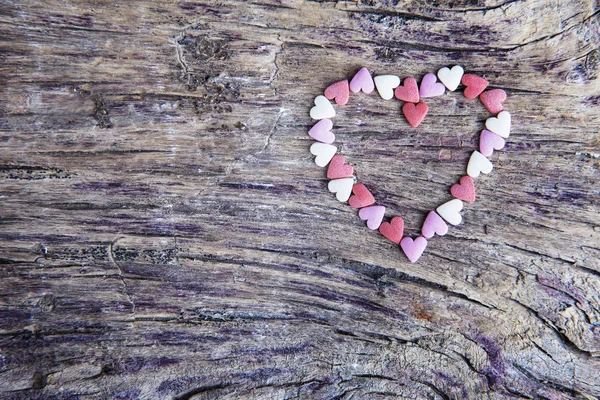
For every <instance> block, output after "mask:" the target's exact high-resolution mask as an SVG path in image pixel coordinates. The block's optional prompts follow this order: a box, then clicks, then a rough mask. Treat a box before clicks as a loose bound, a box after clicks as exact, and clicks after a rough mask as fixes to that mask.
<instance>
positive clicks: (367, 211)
mask: <svg viewBox="0 0 600 400" xmlns="http://www.w3.org/2000/svg"><path fill="white" fill-rule="evenodd" d="M384 215H385V207H384V206H369V207H364V208H361V209H360V211H359V212H358V216H359V217H360V219H362V220H363V221H367V227H368V228H369V229H373V230H374V229H377V228H379V225H381V221H382V220H383V216H384Z"/></svg>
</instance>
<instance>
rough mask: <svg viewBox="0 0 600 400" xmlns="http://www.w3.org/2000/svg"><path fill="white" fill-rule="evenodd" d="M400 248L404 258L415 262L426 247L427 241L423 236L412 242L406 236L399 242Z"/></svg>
mask: <svg viewBox="0 0 600 400" xmlns="http://www.w3.org/2000/svg"><path fill="white" fill-rule="evenodd" d="M400 247H402V251H404V254H406V257H407V258H408V259H409V260H410V262H413V263H414V262H416V261H417V260H418V259H419V258H421V255H422V254H423V252H424V251H425V247H427V239H425V238H424V237H423V236H419V237H418V238H416V239H415V240H412V239H411V238H409V237H408V236H407V237H405V238H404V239H402V241H401V242H400Z"/></svg>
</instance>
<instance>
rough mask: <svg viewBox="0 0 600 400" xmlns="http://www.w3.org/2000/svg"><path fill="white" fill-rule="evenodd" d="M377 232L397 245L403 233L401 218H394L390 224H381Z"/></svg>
mask: <svg viewBox="0 0 600 400" xmlns="http://www.w3.org/2000/svg"><path fill="white" fill-rule="evenodd" d="M379 232H380V233H381V234H382V235H383V236H385V237H386V238H388V239H390V240H391V241H392V242H394V243H396V244H398V243H400V240H402V234H403V233H404V220H403V219H402V218H401V217H394V218H392V220H391V221H390V222H382V223H381V225H379Z"/></svg>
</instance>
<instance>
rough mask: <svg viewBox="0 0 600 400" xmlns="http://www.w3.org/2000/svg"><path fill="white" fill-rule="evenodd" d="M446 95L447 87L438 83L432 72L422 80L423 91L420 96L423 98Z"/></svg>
mask: <svg viewBox="0 0 600 400" xmlns="http://www.w3.org/2000/svg"><path fill="white" fill-rule="evenodd" d="M444 93H446V86H444V84H443V83H440V82H438V81H437V77H436V76H435V74H432V73H431V72H430V73H428V74H427V75H425V76H424V77H423V79H422V80H421V89H420V92H419V94H420V95H421V97H436V96H441V95H443V94H444Z"/></svg>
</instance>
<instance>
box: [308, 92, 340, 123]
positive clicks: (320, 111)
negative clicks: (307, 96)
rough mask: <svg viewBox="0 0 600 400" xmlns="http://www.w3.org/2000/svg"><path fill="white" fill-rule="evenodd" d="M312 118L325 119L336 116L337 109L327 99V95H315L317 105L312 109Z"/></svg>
mask: <svg viewBox="0 0 600 400" xmlns="http://www.w3.org/2000/svg"><path fill="white" fill-rule="evenodd" d="M310 117H311V118H312V119H324V118H333V117H335V109H334V108H333V106H332V105H331V103H330V102H329V100H327V97H325V96H323V95H319V96H317V97H315V106H314V107H313V108H311V109H310Z"/></svg>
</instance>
